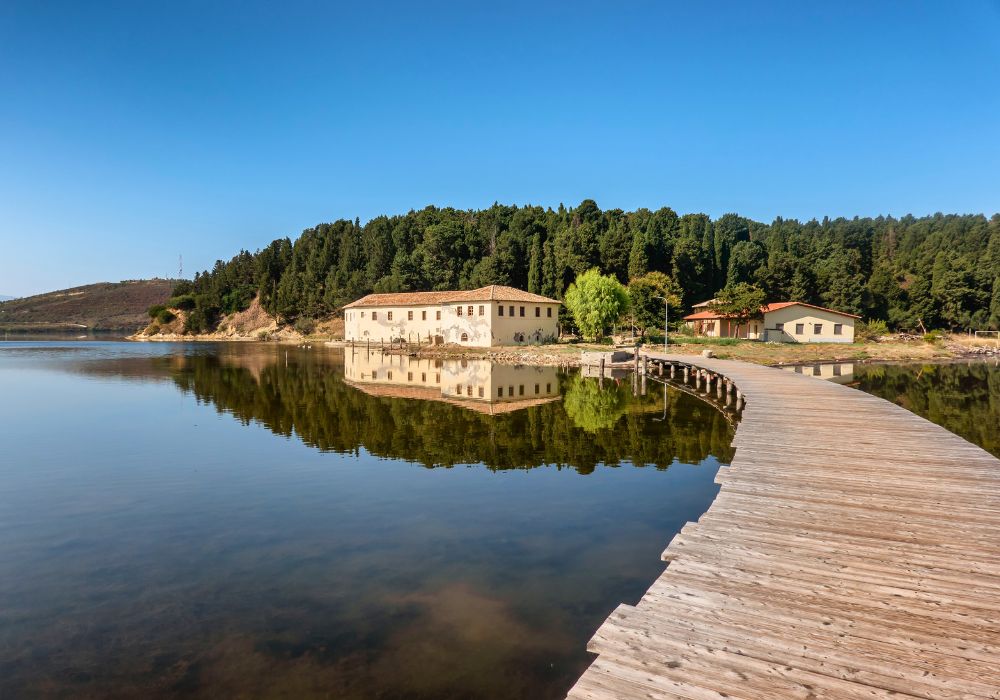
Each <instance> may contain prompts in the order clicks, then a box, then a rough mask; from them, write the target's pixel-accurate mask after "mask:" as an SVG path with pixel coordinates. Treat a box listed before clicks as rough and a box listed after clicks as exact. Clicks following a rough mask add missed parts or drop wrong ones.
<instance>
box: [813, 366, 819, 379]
mask: <svg viewBox="0 0 1000 700" xmlns="http://www.w3.org/2000/svg"><path fill="white" fill-rule="evenodd" d="M819 374H820V369H819V365H813V376H814V377H818V376H819Z"/></svg>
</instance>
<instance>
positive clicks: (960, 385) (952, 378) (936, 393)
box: [855, 363, 1000, 456]
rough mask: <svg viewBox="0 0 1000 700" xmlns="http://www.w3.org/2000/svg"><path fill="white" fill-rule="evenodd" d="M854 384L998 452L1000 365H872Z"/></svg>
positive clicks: (999, 434)
mask: <svg viewBox="0 0 1000 700" xmlns="http://www.w3.org/2000/svg"><path fill="white" fill-rule="evenodd" d="M855 372H856V377H857V380H858V381H857V386H858V388H860V389H862V390H863V391H867V392H868V393H871V394H875V395H876V396H881V397H882V398H884V399H888V400H889V401H892V402H894V403H897V404H899V405H900V406H903V407H904V408H907V409H909V410H911V411H913V412H914V413H916V414H917V415H920V416H923V417H924V418H926V419H927V420H929V421H932V422H934V423H937V424H938V425H941V426H943V427H945V428H947V429H948V430H950V431H952V432H953V433H955V434H957V435H961V436H962V437H964V438H965V439H966V440H969V441H970V442H973V443H975V444H977V445H979V446H980V447H982V448H983V449H985V450H988V451H989V452H992V453H993V454H995V455H997V456H1000V369H998V368H997V367H995V366H990V365H987V364H985V363H970V364H953V365H924V366H916V365H901V366H892V365H872V366H870V367H862V368H859V369H857V370H855Z"/></svg>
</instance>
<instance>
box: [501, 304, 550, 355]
mask: <svg viewBox="0 0 1000 700" xmlns="http://www.w3.org/2000/svg"><path fill="white" fill-rule="evenodd" d="M500 306H503V316H501V315H500V308H499V307H500ZM512 308H513V310H514V316H513V317H512V316H511V315H510V311H511V309H512ZM522 308H523V309H524V316H521V309H522ZM536 309H537V311H536ZM548 309H552V315H551V316H549V315H548V313H549V312H548ZM492 311H493V328H492V334H493V335H492V344H493V345H520V344H526V343H538V342H542V341H544V340H547V339H550V338H558V337H559V304H551V303H550V304H543V303H538V302H525V301H496V302H493V303H492ZM536 313H537V314H538V315H537V316H536V315H535V314H536ZM518 334H522V335H523V336H524V340H515V339H514V338H515V336H516V335H518ZM518 337H519V336H518Z"/></svg>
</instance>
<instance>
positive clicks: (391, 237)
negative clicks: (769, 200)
mask: <svg viewBox="0 0 1000 700" xmlns="http://www.w3.org/2000/svg"><path fill="white" fill-rule="evenodd" d="M592 267H597V268H600V269H601V270H602V271H603V272H605V273H612V274H614V275H616V276H617V277H618V278H619V279H620V280H621V281H622V282H627V281H628V280H629V279H631V278H635V277H638V276H641V275H643V274H645V273H647V272H649V271H654V270H655V271H661V272H664V273H666V274H667V275H669V276H670V277H672V278H673V279H674V280H675V281H676V282H677V283H678V284H679V285H680V287H681V289H682V290H683V301H684V304H685V305H686V306H690V305H691V304H693V303H696V302H698V301H702V300H704V299H708V298H711V297H712V296H714V295H715V293H716V292H717V291H718V290H719V289H721V288H723V287H725V286H726V285H727V284H736V283H739V282H748V283H751V284H754V285H757V286H759V287H761V288H762V289H763V290H764V291H765V292H766V294H767V298H768V300H772V301H774V300H786V299H795V300H799V301H806V302H810V303H814V304H821V305H823V306H830V307H833V308H836V309H840V310H843V311H849V312H854V313H859V314H862V315H864V316H865V317H866V318H879V319H885V320H886V321H888V322H889V324H890V325H891V326H893V327H896V328H906V329H910V328H916V327H918V326H919V325H920V323H921V322H922V323H923V324H924V325H925V326H926V327H927V328H932V327H938V328H963V329H964V328H970V327H971V328H987V327H992V328H996V327H997V326H998V324H1000V215H997V214H994V215H993V217H992V218H991V219H987V218H986V217H985V216H982V215H953V214H935V215H933V216H926V217H920V218H916V217H913V216H904V217H902V218H899V219H896V218H891V217H878V218H864V219H862V218H854V219H843V218H840V219H832V220H831V219H823V220H822V221H816V220H812V221H807V222H799V221H795V220H791V219H781V218H779V219H776V220H775V221H774V222H772V223H771V224H763V223H759V222H756V221H752V220H750V219H747V218H745V217H742V216H739V215H737V214H726V215H724V216H722V217H720V218H718V219H716V220H714V221H713V220H712V219H710V218H709V217H708V216H706V215H704V214H685V215H683V216H681V215H678V214H677V213H675V212H674V211H673V210H671V209H669V208H663V209H659V210H656V211H650V210H648V209H639V210H636V211H633V212H625V211H622V210H620V209H611V210H607V211H602V210H601V209H600V208H599V207H598V206H597V204H596V203H595V202H594V201H592V200H584V201H583V202H582V203H581V204H580V205H579V206H577V207H575V208H573V209H567V208H565V207H563V206H560V207H559V208H558V209H557V210H553V209H543V208H542V207H532V206H525V207H517V206H505V205H501V204H494V205H493V206H492V207H490V208H489V209H485V210H482V211H459V210H455V209H438V208H436V207H428V208H426V209H423V210H420V211H411V212H409V213H408V214H405V215H402V216H391V217H390V216H380V217H378V218H375V219H372V220H371V221H369V222H368V223H367V224H365V225H364V226H362V225H361V224H360V222H359V221H358V220H354V221H346V220H341V221H336V222H334V223H330V224H320V225H318V226H316V227H315V228H311V229H308V230H306V231H304V232H303V233H302V235H301V236H300V237H299V238H298V239H297V240H295V241H292V240H290V239H288V238H281V239H278V240H275V241H274V242H272V243H271V244H270V245H269V246H267V247H266V248H264V249H263V250H260V251H257V252H256V253H248V252H246V251H242V252H240V253H239V255H237V256H236V257H234V258H233V259H232V260H230V261H229V262H222V261H219V262H217V263H216V265H215V267H214V268H213V269H212V270H211V271H208V272H205V273H202V274H199V275H196V276H195V280H194V282H193V283H188V284H182V285H180V286H179V288H178V289H177V290H176V293H177V294H180V295H185V303H186V305H187V306H189V307H193V309H192V312H191V314H190V317H189V322H188V325H189V328H190V330H195V331H198V330H208V329H210V328H211V327H212V326H213V325H214V323H215V322H216V320H217V319H218V317H219V315H220V314H221V313H228V312H232V311H236V310H240V309H242V308H244V307H245V306H246V305H247V304H249V302H250V300H251V299H252V298H253V297H254V296H255V295H257V294H259V295H260V299H261V303H262V304H263V306H264V308H265V309H267V310H268V311H269V312H271V313H273V314H276V315H277V316H279V318H281V319H282V320H283V321H294V320H296V319H299V318H318V317H322V316H325V315H328V314H331V313H334V312H336V311H337V310H338V309H339V307H341V306H342V305H343V304H345V303H347V302H349V301H351V300H352V299H355V298H357V297H360V296H362V295H364V294H367V293H369V292H372V291H375V292H389V291H410V290H429V289H462V288H475V287H479V286H482V285H487V284H506V285H511V286H514V287H521V288H524V289H527V290H529V291H532V292H537V293H540V294H545V295H548V296H553V297H557V298H562V295H563V292H564V291H565V290H566V288H567V286H568V285H569V283H570V282H572V281H573V280H574V279H575V277H576V276H577V275H578V274H580V273H581V272H584V271H586V270H587V269H589V268H592ZM187 295H190V296H187Z"/></svg>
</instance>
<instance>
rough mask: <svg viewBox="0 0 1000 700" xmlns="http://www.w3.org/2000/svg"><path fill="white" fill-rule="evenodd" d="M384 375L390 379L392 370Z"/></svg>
mask: <svg viewBox="0 0 1000 700" xmlns="http://www.w3.org/2000/svg"><path fill="white" fill-rule="evenodd" d="M385 374H386V377H388V378H389V379H392V370H391V369H390V370H389V371H388V372H386V373H385Z"/></svg>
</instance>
